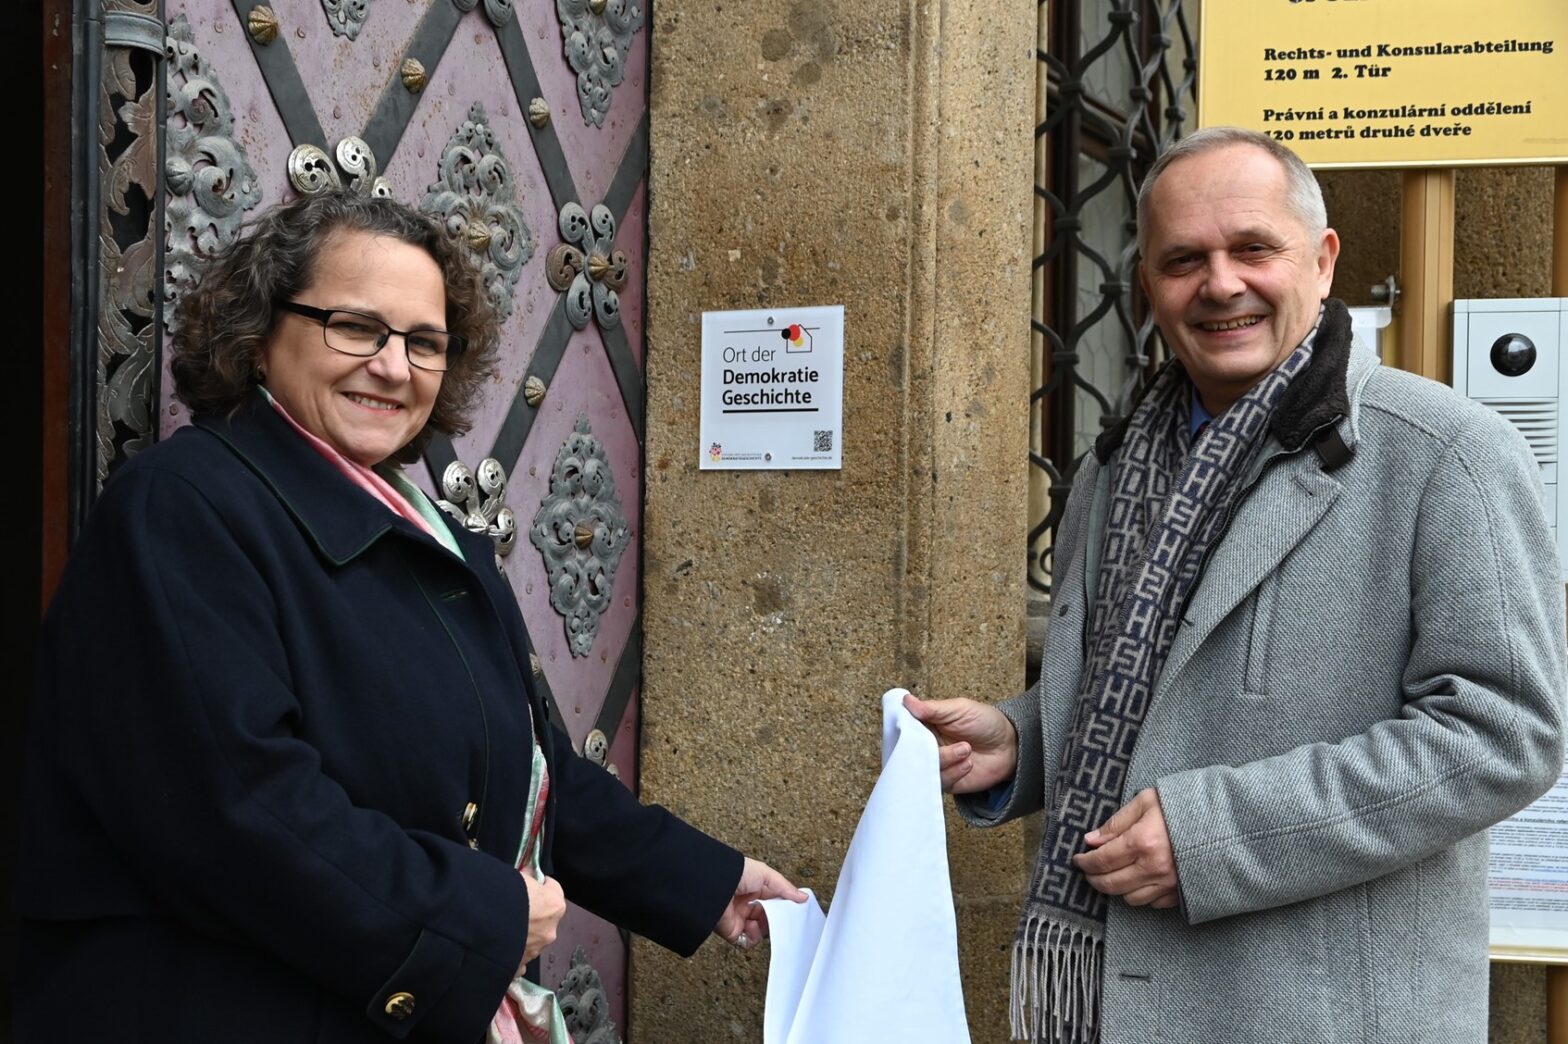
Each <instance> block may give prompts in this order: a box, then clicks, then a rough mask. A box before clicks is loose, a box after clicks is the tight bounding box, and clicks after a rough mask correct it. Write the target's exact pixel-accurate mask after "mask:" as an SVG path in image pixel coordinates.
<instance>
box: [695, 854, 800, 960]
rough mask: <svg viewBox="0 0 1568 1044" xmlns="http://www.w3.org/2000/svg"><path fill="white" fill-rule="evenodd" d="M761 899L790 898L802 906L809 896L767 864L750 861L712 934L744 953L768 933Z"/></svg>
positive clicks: (741, 872) (742, 869)
mask: <svg viewBox="0 0 1568 1044" xmlns="http://www.w3.org/2000/svg"><path fill="white" fill-rule="evenodd" d="M760 899H788V900H790V901H792V902H796V903H803V902H805V901H806V893H805V892H802V891H801V890H800V889H799V888H796V887H795V886H794V885H792V884H790V883H789V881H788V880H786V879H785V877H784V875H783V874H781V873H779V872H778V871H777V870H775V869H773V868H772V867H771V866H769V865H768V864H767V863H759V862H757V861H756V860H755V859H747V860H746V865H745V866H743V867H742V868H741V871H740V880H739V881H737V882H736V883H735V896H734V898H732V899H731V900H730V904H729V906H727V907H725V909H724V916H722V917H720V918H719V923H718V924H717V925H716V926H715V927H714V929H713V934H714V935H717V936H718V937H719V938H720V939H723V940H724V941H725V942H727V943H730V944H732V945H734V946H738V947H740V948H741V949H742V950H744V949H745V948H746V947H748V946H750V945H751V944H752V943H754V942H756V941H757V940H759V939H761V938H762V937H763V936H765V935H767V934H768V918H767V915H766V914H764V913H763V912H762V904H761V903H760V902H758V900H760Z"/></svg>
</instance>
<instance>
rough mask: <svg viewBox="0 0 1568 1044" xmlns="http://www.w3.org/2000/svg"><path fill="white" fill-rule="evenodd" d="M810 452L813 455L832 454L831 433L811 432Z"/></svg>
mask: <svg viewBox="0 0 1568 1044" xmlns="http://www.w3.org/2000/svg"><path fill="white" fill-rule="evenodd" d="M811 451H812V452H813V453H832V452H833V433H832V432H831V431H817V432H812V434H811Z"/></svg>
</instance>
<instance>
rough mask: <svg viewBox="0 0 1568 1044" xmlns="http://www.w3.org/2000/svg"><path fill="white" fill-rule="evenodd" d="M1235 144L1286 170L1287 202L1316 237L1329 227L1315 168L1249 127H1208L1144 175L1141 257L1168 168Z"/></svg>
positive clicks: (1140, 203)
mask: <svg viewBox="0 0 1568 1044" xmlns="http://www.w3.org/2000/svg"><path fill="white" fill-rule="evenodd" d="M1232 145H1252V146H1254V147H1256V148H1259V149H1262V150H1263V151H1264V152H1266V153H1268V154H1269V155H1270V156H1273V157H1274V158H1275V159H1276V160H1278V161H1279V165H1280V166H1281V167H1283V168H1284V169H1285V202H1286V203H1287V204H1288V205H1289V206H1290V209H1291V211H1292V212H1293V213H1294V214H1295V215H1296V218H1297V219H1298V220H1299V221H1300V222H1301V223H1302V225H1304V226H1305V227H1306V230H1307V232H1308V233H1309V234H1311V235H1312V236H1314V237H1316V236H1318V235H1320V234H1321V233H1322V232H1323V230H1324V229H1326V228H1328V208H1327V207H1325V206H1324V205H1323V189H1322V187H1321V186H1320V185H1318V179H1317V176H1316V175H1314V174H1313V173H1312V168H1311V167H1309V166H1307V165H1306V164H1305V163H1303V162H1302V161H1301V157H1300V156H1298V155H1296V154H1295V153H1294V152H1291V151H1290V150H1289V149H1287V148H1286V147H1285V146H1283V145H1281V144H1280V143H1279V142H1277V141H1275V140H1274V139H1273V138H1271V137H1269V136H1268V135H1267V134H1261V133H1259V132H1258V131H1255V130H1248V129H1246V128H1245V127H1205V128H1204V129H1203V130H1200V131H1194V132H1193V133H1191V134H1189V135H1187V136H1186V137H1185V138H1180V139H1178V140H1177V141H1176V142H1175V144H1173V145H1171V147H1170V148H1168V149H1166V150H1165V151H1164V152H1162V153H1160V157H1159V159H1157V160H1155V161H1154V166H1152V167H1150V168H1149V173H1148V174H1146V175H1144V178H1143V184H1142V185H1141V186H1140V187H1139V188H1138V252H1139V253H1140V254H1141V253H1143V251H1144V248H1145V247H1146V246H1147V245H1148V240H1149V197H1150V196H1152V195H1153V194H1154V183H1155V182H1156V181H1158V180H1159V179H1160V175H1161V174H1164V173H1165V169H1166V168H1167V167H1169V166H1170V165H1171V164H1172V163H1175V162H1176V161H1177V160H1181V159H1186V158H1187V157H1189V156H1198V155H1202V154H1203V153H1205V152H1213V151H1215V150H1216V149H1223V148H1228V147H1230V146H1232Z"/></svg>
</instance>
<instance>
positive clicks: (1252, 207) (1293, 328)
mask: <svg viewBox="0 0 1568 1044" xmlns="http://www.w3.org/2000/svg"><path fill="white" fill-rule="evenodd" d="M1148 203H1149V205H1148V228H1147V229H1145V239H1144V251H1145V252H1144V256H1143V260H1142V262H1141V263H1140V265H1139V269H1138V274H1139V278H1140V279H1141V281H1142V283H1143V288H1144V291H1145V292H1146V293H1147V294H1148V297H1149V301H1150V303H1151V304H1152V306H1153V308H1154V320H1155V322H1156V324H1158V326H1159V328H1160V332H1161V333H1162V334H1164V335H1165V343H1166V344H1168V345H1170V348H1171V350H1172V351H1173V352H1175V353H1176V355H1177V357H1178V358H1179V359H1181V362H1182V365H1183V366H1184V367H1185V368H1186V370H1187V375H1188V376H1189V377H1190V378H1191V379H1192V382H1193V384H1194V385H1195V386H1196V387H1197V389H1198V394H1199V395H1200V396H1201V397H1202V398H1203V404H1204V406H1205V407H1206V408H1208V410H1209V411H1210V412H1211V413H1215V414H1218V413H1220V412H1221V411H1223V410H1225V409H1227V408H1228V407H1229V406H1230V405H1231V404H1232V403H1234V402H1235V401H1236V400H1237V399H1239V398H1241V397H1242V396H1243V395H1245V394H1246V392H1247V390H1248V389H1250V388H1251V387H1252V386H1253V385H1255V384H1257V383H1258V381H1260V380H1262V379H1263V377H1264V376H1266V375H1267V374H1268V373H1269V372H1270V371H1272V370H1273V369H1274V368H1275V367H1277V366H1278V365H1279V364H1280V363H1282V362H1283V361H1284V360H1285V358H1286V356H1288V355H1289V354H1290V353H1291V352H1292V351H1294V350H1295V348H1296V346H1297V345H1299V344H1300V343H1301V342H1302V340H1303V339H1305V337H1306V336H1307V332H1308V331H1309V330H1311V329H1312V324H1313V323H1314V322H1315V321H1316V320H1317V315H1318V307H1319V305H1320V304H1321V303H1322V301H1323V299H1324V298H1325V297H1327V296H1328V293H1329V287H1330V286H1331V285H1332V284H1333V281H1334V261H1335V259H1336V258H1337V257H1338V256H1339V237H1338V236H1337V235H1335V233H1334V230H1333V229H1325V230H1323V231H1321V232H1314V231H1313V230H1312V229H1309V228H1307V227H1306V226H1305V225H1303V223H1302V220H1301V218H1300V216H1298V215H1297V214H1296V212H1295V211H1294V210H1293V209H1292V208H1291V206H1290V202H1289V187H1288V183H1287V180H1286V174H1285V169H1284V167H1282V166H1281V165H1280V164H1279V162H1278V161H1277V160H1276V159H1274V157H1272V156H1270V155H1269V154H1268V153H1266V152H1264V151H1263V150H1262V149H1259V148H1257V147H1255V146H1252V145H1245V144H1237V145H1229V146H1225V147H1223V148H1218V149H1214V150H1213V151H1210V152H1204V153H1199V154H1198V155H1195V156H1189V157H1186V158H1184V159H1180V160H1177V161H1176V162H1174V163H1172V164H1171V165H1170V166H1169V167H1167V168H1166V169H1165V172H1164V173H1163V174H1162V175H1161V176H1160V178H1159V180H1158V181H1156V182H1155V184H1154V188H1153V191H1152V194H1151V195H1150V197H1149V201H1148Z"/></svg>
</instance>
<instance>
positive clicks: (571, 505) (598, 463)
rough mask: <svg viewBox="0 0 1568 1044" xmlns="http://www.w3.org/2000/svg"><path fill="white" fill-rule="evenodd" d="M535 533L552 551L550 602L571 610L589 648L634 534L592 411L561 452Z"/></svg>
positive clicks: (578, 638) (579, 637) (545, 551)
mask: <svg viewBox="0 0 1568 1044" xmlns="http://www.w3.org/2000/svg"><path fill="white" fill-rule="evenodd" d="M528 536H529V539H530V540H531V541H533V545H534V547H536V548H538V549H539V554H540V555H541V556H542V557H543V558H544V565H545V571H546V572H547V573H548V574H549V578H550V605H551V606H553V607H554V608H555V611H556V612H558V613H560V614H561V615H562V616H563V617H565V620H566V638H567V642H568V644H569V645H570V647H571V650H572V655H573V656H587V655H588V653H589V651H590V650H592V648H593V643H594V639H595V638H596V637H597V636H598V634H599V617H600V614H602V613H603V612H604V611H605V610H606V609H608V608H609V605H610V594H611V590H612V588H613V587H614V584H615V570H616V567H617V566H618V565H619V564H620V561H621V554H622V552H624V551H625V550H626V546H627V544H628V543H629V542H630V539H631V534H630V530H629V529H628V527H627V525H626V517H625V515H623V514H622V512H621V504H620V500H619V498H617V497H616V495H615V476H614V475H613V474H612V473H611V471H610V461H609V459H608V458H607V457H606V456H605V453H604V446H603V445H602V444H601V443H600V442H599V440H598V439H597V438H595V437H594V435H593V433H592V431H591V430H590V428H589V425H588V418H587V417H586V416H579V417H578V418H577V424H576V426H575V428H574V430H573V432H572V434H571V435H570V436H569V437H568V438H567V440H566V443H565V445H563V446H562V447H561V450H560V452H559V453H557V454H556V457H555V471H554V473H553V474H552V475H551V477H550V495H549V496H547V497H545V498H544V500H543V502H542V503H541V504H540V506H539V511H538V513H537V514H535V515H534V521H533V526H532V527H531V528H530V530H529V533H528Z"/></svg>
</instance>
